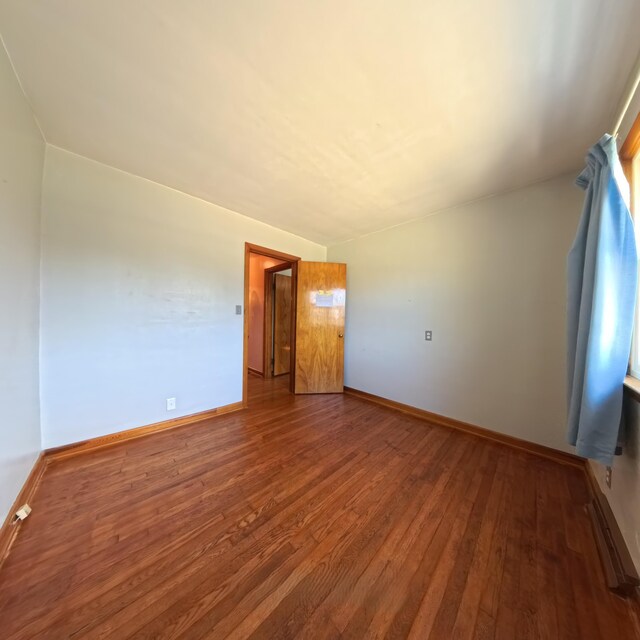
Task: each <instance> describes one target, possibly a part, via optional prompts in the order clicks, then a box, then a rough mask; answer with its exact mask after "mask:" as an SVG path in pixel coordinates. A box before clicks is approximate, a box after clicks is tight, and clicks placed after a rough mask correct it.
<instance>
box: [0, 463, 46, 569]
mask: <svg viewBox="0 0 640 640" xmlns="http://www.w3.org/2000/svg"><path fill="white" fill-rule="evenodd" d="M46 466H47V461H46V459H45V455H44V454H43V453H40V454H39V455H38V457H37V459H36V461H35V463H34V465H33V467H32V469H31V471H30V472H29V475H28V477H27V479H26V481H25V483H24V485H22V489H21V490H20V493H18V496H17V497H16V499H15V500H14V502H13V504H12V505H11V509H9V513H7V516H6V518H5V519H4V522H3V523H2V528H0V569H2V564H3V562H4V561H5V559H6V557H7V555H8V553H9V551H10V549H11V545H12V544H13V542H14V540H15V539H16V536H17V535H18V532H19V531H20V529H21V528H22V525H23V523H24V521H19V522H14V521H13V515H14V514H15V512H16V511H17V510H18V509H19V508H20V507H21V506H22V505H23V504H25V503H27V504H29V503H31V501H32V498H33V496H34V495H35V492H36V489H37V488H38V485H39V484H40V480H41V479H42V476H43V475H44V471H45V469H46Z"/></svg>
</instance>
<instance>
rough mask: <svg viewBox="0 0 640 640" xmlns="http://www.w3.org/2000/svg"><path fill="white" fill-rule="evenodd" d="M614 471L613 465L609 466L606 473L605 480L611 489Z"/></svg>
mask: <svg viewBox="0 0 640 640" xmlns="http://www.w3.org/2000/svg"><path fill="white" fill-rule="evenodd" d="M612 473H613V470H612V469H611V467H607V470H606V471H605V473H604V481H605V483H606V485H607V487H609V489H611V474H612Z"/></svg>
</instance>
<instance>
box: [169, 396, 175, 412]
mask: <svg viewBox="0 0 640 640" xmlns="http://www.w3.org/2000/svg"><path fill="white" fill-rule="evenodd" d="M175 408H176V399H175V398H167V411H173V410H174V409H175Z"/></svg>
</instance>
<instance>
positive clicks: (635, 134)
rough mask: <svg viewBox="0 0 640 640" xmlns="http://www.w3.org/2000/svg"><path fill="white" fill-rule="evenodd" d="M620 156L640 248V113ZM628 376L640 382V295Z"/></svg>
mask: <svg viewBox="0 0 640 640" xmlns="http://www.w3.org/2000/svg"><path fill="white" fill-rule="evenodd" d="M618 155H619V157H620V163H621V164H622V169H623V171H624V174H625V176H626V178H627V181H628V182H629V188H630V192H631V216H632V217H633V220H634V223H635V226H636V238H637V239H638V241H639V244H638V246H639V247H640V113H638V115H637V116H636V119H635V121H634V123H633V125H632V126H631V129H630V131H629V133H628V134H627V137H626V138H625V141H624V143H623V144H622V147H620V151H619V153H618ZM639 293H640V292H639ZM628 374H629V377H630V378H632V379H633V382H635V380H640V295H638V299H637V300H636V313H635V318H634V332H633V343H632V346H631V357H630V359H629V370H628Z"/></svg>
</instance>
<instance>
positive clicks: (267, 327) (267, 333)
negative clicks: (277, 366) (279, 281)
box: [262, 262, 293, 378]
mask: <svg viewBox="0 0 640 640" xmlns="http://www.w3.org/2000/svg"><path fill="white" fill-rule="evenodd" d="M287 269H291V273H292V274H293V262H283V263H281V264H277V265H275V267H269V268H268V269H265V270H264V273H265V278H264V312H263V317H264V326H263V344H264V349H263V350H262V351H263V356H264V357H263V360H262V370H263V372H264V373H263V374H262V375H263V377H264V378H273V377H275V376H274V375H273V373H272V372H271V366H270V365H271V360H272V359H273V350H272V346H273V322H274V317H273V284H274V282H275V275H276V273H280V271H286V270H287ZM290 286H291V297H292V298H293V280H291V283H290ZM291 313H292V314H293V309H292V310H291ZM289 369H291V367H289ZM282 375H284V374H282Z"/></svg>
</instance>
